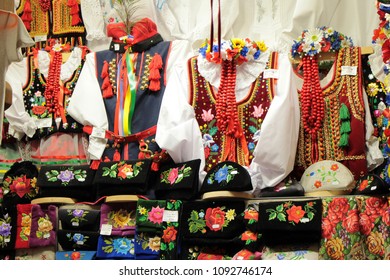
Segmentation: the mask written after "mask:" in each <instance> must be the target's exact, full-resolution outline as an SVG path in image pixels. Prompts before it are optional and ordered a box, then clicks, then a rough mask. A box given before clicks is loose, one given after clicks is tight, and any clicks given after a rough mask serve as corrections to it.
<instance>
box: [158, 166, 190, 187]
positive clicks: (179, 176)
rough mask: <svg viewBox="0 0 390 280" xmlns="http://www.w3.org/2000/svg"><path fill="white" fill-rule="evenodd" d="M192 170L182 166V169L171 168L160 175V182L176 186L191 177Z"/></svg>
mask: <svg viewBox="0 0 390 280" xmlns="http://www.w3.org/2000/svg"><path fill="white" fill-rule="evenodd" d="M191 171H192V168H191V167H190V166H188V167H186V165H185V164H184V165H183V166H182V167H180V168H179V167H176V168H171V169H169V170H166V171H164V172H162V173H161V177H160V182H161V183H166V184H171V185H174V184H177V183H179V182H181V181H182V180H183V179H184V178H185V177H189V176H190V175H191Z"/></svg>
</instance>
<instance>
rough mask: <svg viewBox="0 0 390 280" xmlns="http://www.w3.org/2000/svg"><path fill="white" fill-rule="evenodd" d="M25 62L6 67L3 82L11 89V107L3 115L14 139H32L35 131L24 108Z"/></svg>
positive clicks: (33, 123) (32, 120) (30, 118)
mask: <svg viewBox="0 0 390 280" xmlns="http://www.w3.org/2000/svg"><path fill="white" fill-rule="evenodd" d="M26 67H27V61H26V59H24V60H23V61H21V62H14V63H12V64H11V65H10V66H9V67H8V71H7V73H6V77H5V80H6V81H7V82H8V83H9V85H10V86H11V89H12V105H11V106H10V107H9V108H8V109H7V110H5V112H4V114H5V117H6V118H7V120H8V122H9V124H10V127H9V131H8V133H9V134H10V135H12V136H13V137H15V138H16V139H19V140H20V139H22V137H23V136H24V135H27V136H28V137H32V136H33V135H34V133H35V131H36V130H37V124H36V123H35V120H34V118H32V117H31V116H30V115H29V114H28V113H27V112H26V109H25V107H24V100H23V85H24V83H25V82H26V81H27V68H26Z"/></svg>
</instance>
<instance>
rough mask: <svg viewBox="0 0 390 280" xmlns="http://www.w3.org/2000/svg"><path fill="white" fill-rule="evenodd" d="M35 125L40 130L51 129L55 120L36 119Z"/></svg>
mask: <svg viewBox="0 0 390 280" xmlns="http://www.w3.org/2000/svg"><path fill="white" fill-rule="evenodd" d="M35 124H36V125H37V127H38V128H45V127H51V125H52V124H53V120H52V119H51V118H44V119H35Z"/></svg>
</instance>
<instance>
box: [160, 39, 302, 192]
mask: <svg viewBox="0 0 390 280" xmlns="http://www.w3.org/2000/svg"><path fill="white" fill-rule="evenodd" d="M291 75H292V69H291V66H290V63H289V59H288V55H287V54H278V53H271V52H270V51H267V50H266V46H265V44H264V43H263V42H257V43H256V42H253V41H251V40H249V39H247V40H243V39H231V40H226V41H222V43H221V45H220V49H219V48H218V44H217V43H214V44H213V46H211V45H210V43H209V42H208V41H207V42H206V43H205V44H204V45H203V46H202V47H201V48H200V50H199V55H198V56H197V57H193V58H191V59H190V60H189V61H188V62H187V63H186V64H184V65H178V66H177V67H176V75H174V76H172V77H171V79H170V80H169V82H168V85H167V90H166V95H165V96H164V99H163V103H162V108H161V112H160V118H159V122H158V127H159V129H158V130H157V136H156V140H157V143H158V144H159V145H160V146H161V147H162V148H164V149H166V150H167V151H168V153H169V154H170V156H171V157H172V158H173V160H174V161H175V162H183V161H186V160H189V159H191V158H200V159H201V160H202V163H201V169H200V170H201V178H202V177H203V176H204V175H205V172H207V171H208V170H210V169H211V168H212V167H213V166H214V165H216V164H217V163H219V162H220V161H223V160H230V161H235V162H237V163H239V164H240V165H243V166H246V167H250V168H249V169H250V170H252V172H253V173H252V175H254V176H252V180H253V181H255V182H253V186H254V187H255V188H257V187H259V188H264V187H272V186H275V185H276V184H277V183H279V182H280V181H281V180H283V179H284V178H285V177H286V176H287V175H288V174H289V172H290V171H291V170H292V166H293V161H294V157H295V147H296V141H297V136H298V134H297V132H298V125H299V121H298V119H299V111H298V110H296V109H297V107H296V106H298V103H297V102H298V100H297V96H296V95H295V94H294V92H295V87H294V85H293V84H292V83H291V77H292V76H291ZM285 133H287V134H288V135H290V137H283V135H284V134H285ZM189 139H191V141H189ZM254 173H256V174H254ZM255 176H256V177H257V179H256V178H255Z"/></svg>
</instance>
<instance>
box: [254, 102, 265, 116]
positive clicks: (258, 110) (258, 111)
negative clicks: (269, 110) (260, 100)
mask: <svg viewBox="0 0 390 280" xmlns="http://www.w3.org/2000/svg"><path fill="white" fill-rule="evenodd" d="M253 107H254V109H255V110H254V111H253V113H252V115H253V116H254V117H255V118H260V117H261V115H262V114H263V112H264V109H263V108H262V107H263V104H260V106H259V107H257V106H253Z"/></svg>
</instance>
